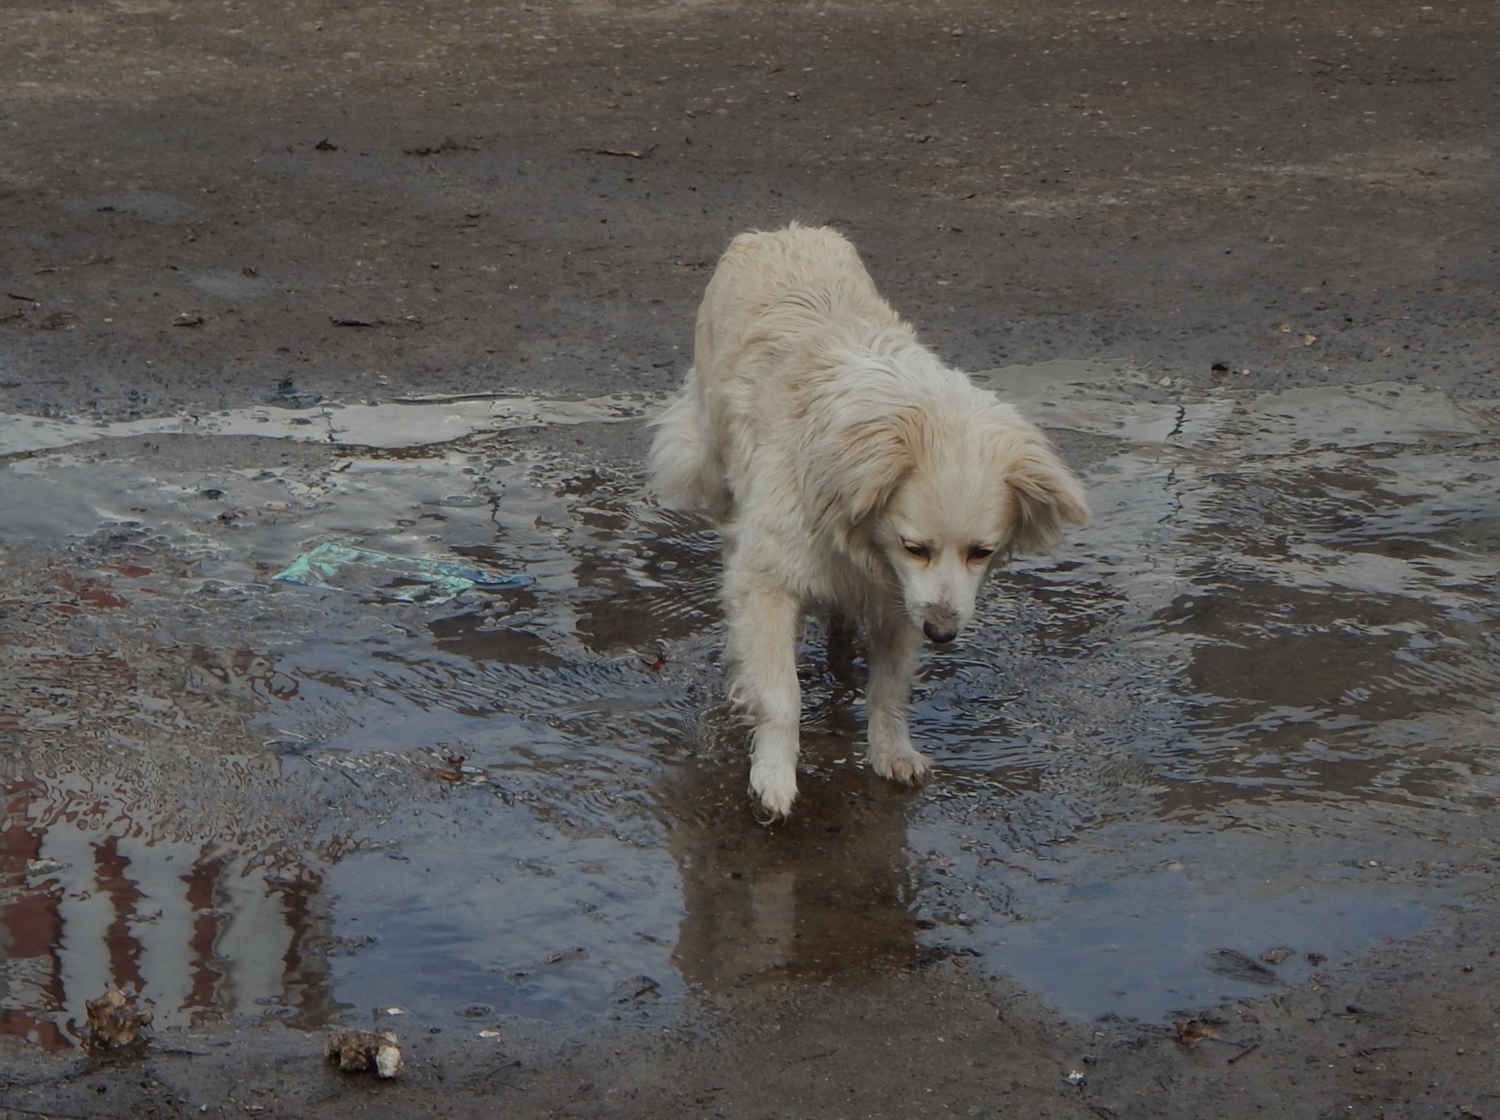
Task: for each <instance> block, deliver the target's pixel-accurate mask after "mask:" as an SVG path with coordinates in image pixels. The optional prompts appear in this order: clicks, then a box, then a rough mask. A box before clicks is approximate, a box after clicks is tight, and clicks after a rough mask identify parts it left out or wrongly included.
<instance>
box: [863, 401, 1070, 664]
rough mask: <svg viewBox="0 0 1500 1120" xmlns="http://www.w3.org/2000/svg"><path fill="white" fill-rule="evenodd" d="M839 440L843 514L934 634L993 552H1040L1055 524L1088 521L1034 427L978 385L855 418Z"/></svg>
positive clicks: (938, 635) (953, 631) (946, 629)
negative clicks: (943, 399) (962, 396)
mask: <svg viewBox="0 0 1500 1120" xmlns="http://www.w3.org/2000/svg"><path fill="white" fill-rule="evenodd" d="M843 444H844V453H845V454H846V455H847V456H848V458H847V459H846V461H845V462H846V470H847V471H848V472H849V473H847V474H846V475H845V478H846V481H847V483H848V484H849V485H848V488H847V489H846V491H845V501H846V507H845V512H846V515H847V516H848V517H849V518H850V519H851V521H850V524H853V525H858V526H859V527H860V528H859V531H860V535H861V536H862V537H863V538H864V539H865V540H866V541H868V543H869V545H870V546H871V547H872V548H874V549H875V550H876V552H877V553H878V554H879V555H880V557H881V558H883V560H884V566H885V567H886V568H887V569H888V571H889V572H890V573H891V574H892V575H893V576H894V577H895V580H896V581H897V583H898V584H899V586H900V589H901V595H902V599H903V601H904V605H905V607H906V613H907V615H908V616H909V617H910V618H911V620H912V622H913V623H914V624H915V625H917V626H918V627H920V628H921V629H922V632H923V633H924V634H926V635H927V637H928V638H929V639H930V640H932V641H934V642H938V643H943V642H951V641H952V640H953V639H954V638H955V637H957V636H958V634H959V632H960V631H962V630H963V629H964V627H966V626H967V625H968V624H969V621H970V620H971V619H972V618H973V616H974V602H975V599H976V597H977V596H978V593H979V587H980V585H981V584H982V583H983V582H984V578H985V576H986V575H987V574H988V573H989V570H990V566H991V565H992V564H993V563H994V562H995V559H996V557H1002V558H1003V557H1006V556H1009V555H1010V554H1011V553H1013V552H1036V551H1046V550H1047V549H1048V548H1050V547H1051V546H1052V545H1053V544H1054V543H1055V542H1056V541H1057V539H1058V537H1059V536H1061V534H1062V532H1063V526H1064V525H1065V524H1072V525H1082V524H1084V523H1086V522H1087V521H1088V516H1089V512H1088V504H1087V502H1086V501H1085V499H1084V496H1083V490H1082V488H1081V487H1080V486H1079V484H1078V480H1077V479H1075V478H1074V477H1073V475H1072V474H1071V473H1070V472H1069V471H1068V469H1067V468H1066V467H1065V466H1063V464H1062V463H1061V462H1060V461H1059V460H1058V458H1057V456H1056V455H1055V454H1054V453H1053V451H1052V448H1051V447H1050V446H1049V445H1048V443H1047V439H1046V437H1045V436H1044V435H1042V433H1041V432H1040V431H1039V430H1038V429H1037V428H1036V427H1034V426H1033V425H1031V424H1029V423H1027V422H1026V421H1025V420H1023V419H1021V417H1020V415H1019V414H1018V413H1017V412H1016V411H1015V410H1014V409H1013V408H1011V407H1010V406H1009V405H1006V404H1003V403H1001V402H999V401H997V400H995V399H994V398H993V397H992V396H990V395H989V394H980V393H977V392H976V394H975V396H974V397H973V398H970V399H969V400H968V401H967V402H963V404H962V405H960V406H959V407H950V408H947V409H945V410H944V411H943V412H934V411H932V410H928V409H907V410H904V411H900V412H897V413H895V414H892V415H890V416H884V417H880V418H879V419H875V420H867V421H864V422H863V423H861V424H858V425H855V426H853V427H851V428H850V429H848V430H847V431H846V432H845V433H844V440H843Z"/></svg>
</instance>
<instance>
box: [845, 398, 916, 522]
mask: <svg viewBox="0 0 1500 1120" xmlns="http://www.w3.org/2000/svg"><path fill="white" fill-rule="evenodd" d="M833 443H834V445H835V447H834V455H833V461H832V462H830V463H827V464H825V466H824V470H825V472H826V474H827V477H825V479H824V486H825V487H826V489H825V491H824V492H825V494H827V495H828V497H829V498H830V499H831V500H832V504H834V505H836V506H837V508H838V511H839V513H840V514H841V515H842V516H843V518H844V519H845V523H846V524H847V525H849V526H854V525H857V524H859V522H861V521H863V520H864V519H865V518H866V517H868V516H870V514H872V513H874V512H875V511H876V510H877V509H879V508H880V507H881V506H883V505H884V504H885V503H886V502H887V501H889V500H890V497H891V494H892V492H894V491H895V489H896V487H897V486H898V485H899V484H900V483H901V480H902V479H903V478H905V477H906V476H907V475H908V474H909V473H910V472H911V470H912V468H913V467H914V466H915V465H916V459H915V457H914V456H913V454H912V447H911V443H910V440H909V439H908V437H907V435H906V434H905V431H904V425H903V424H902V421H901V417H900V416H899V415H891V416H877V417H873V418H871V419H867V420H857V421H855V422H854V423H852V424H848V425H846V426H845V427H843V428H842V429H840V430H839V432H838V433H837V435H836V436H835V438H834V440H833Z"/></svg>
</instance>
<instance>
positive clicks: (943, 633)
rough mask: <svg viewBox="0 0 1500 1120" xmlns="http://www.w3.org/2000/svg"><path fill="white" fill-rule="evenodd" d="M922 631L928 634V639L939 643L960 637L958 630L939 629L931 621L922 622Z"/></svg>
mask: <svg viewBox="0 0 1500 1120" xmlns="http://www.w3.org/2000/svg"><path fill="white" fill-rule="evenodd" d="M922 633H924V634H926V635H927V640H928V641H930V642H936V643H937V644H938V645H943V644H944V643H945V642H951V641H952V640H953V639H954V638H956V637H958V631H957V630H939V629H938V628H937V627H936V626H934V625H933V624H932V623H931V622H924V623H922Z"/></svg>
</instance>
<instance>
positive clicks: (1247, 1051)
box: [1224, 1042, 1260, 1066]
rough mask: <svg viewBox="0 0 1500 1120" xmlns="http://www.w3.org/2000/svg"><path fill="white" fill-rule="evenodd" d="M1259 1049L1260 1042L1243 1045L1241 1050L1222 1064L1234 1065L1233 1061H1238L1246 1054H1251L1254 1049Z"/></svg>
mask: <svg viewBox="0 0 1500 1120" xmlns="http://www.w3.org/2000/svg"><path fill="white" fill-rule="evenodd" d="M1259 1049H1260V1043H1258V1042H1252V1043H1251V1044H1250V1045H1249V1046H1247V1047H1245V1048H1244V1049H1243V1050H1241V1051H1240V1052H1239V1053H1238V1054H1236V1055H1235V1056H1234V1057H1232V1058H1230V1059H1229V1060H1228V1061H1226V1062H1225V1063H1224V1064H1225V1065H1230V1066H1232V1065H1234V1063H1235V1062H1237V1061H1239V1060H1240V1059H1241V1058H1243V1057H1246V1056H1247V1055H1249V1054H1252V1053H1254V1052H1255V1051H1256V1050H1259Z"/></svg>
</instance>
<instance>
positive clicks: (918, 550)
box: [901, 541, 932, 560]
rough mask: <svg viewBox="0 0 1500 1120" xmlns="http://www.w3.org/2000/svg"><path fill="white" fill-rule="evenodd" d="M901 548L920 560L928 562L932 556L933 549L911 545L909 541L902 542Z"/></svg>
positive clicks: (923, 545)
mask: <svg viewBox="0 0 1500 1120" xmlns="http://www.w3.org/2000/svg"><path fill="white" fill-rule="evenodd" d="M901 547H902V548H904V549H906V551H907V552H910V553H911V554H912V555H913V556H915V557H917V559H919V560H926V559H927V558H928V557H929V556H931V555H932V549H930V548H928V547H927V546H926V545H925V544H911V543H910V542H908V541H902V542H901Z"/></svg>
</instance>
